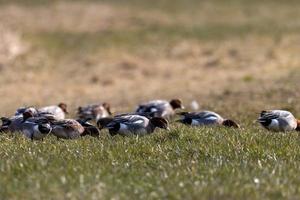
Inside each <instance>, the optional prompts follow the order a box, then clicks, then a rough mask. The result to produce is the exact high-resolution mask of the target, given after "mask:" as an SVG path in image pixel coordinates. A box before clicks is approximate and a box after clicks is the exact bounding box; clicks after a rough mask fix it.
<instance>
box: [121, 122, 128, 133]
mask: <svg viewBox="0 0 300 200" xmlns="http://www.w3.org/2000/svg"><path fill="white" fill-rule="evenodd" d="M127 130H128V126H127V125H126V124H123V123H120V129H119V131H127Z"/></svg>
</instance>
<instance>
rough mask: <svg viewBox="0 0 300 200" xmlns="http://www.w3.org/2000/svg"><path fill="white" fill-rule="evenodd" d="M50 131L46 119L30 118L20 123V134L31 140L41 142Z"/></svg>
mask: <svg viewBox="0 0 300 200" xmlns="http://www.w3.org/2000/svg"><path fill="white" fill-rule="evenodd" d="M51 131H52V127H51V124H50V122H49V121H48V120H47V119H46V118H30V119H28V120H26V121H23V122H22V126H21V130H20V132H21V133H22V134H23V135H25V136H26V137H27V138H30V139H31V140H43V138H44V137H46V136H47V135H49V134H50V133H51Z"/></svg>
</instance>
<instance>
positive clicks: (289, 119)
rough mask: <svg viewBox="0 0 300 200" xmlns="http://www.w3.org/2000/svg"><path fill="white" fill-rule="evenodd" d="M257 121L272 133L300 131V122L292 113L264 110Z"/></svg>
mask: <svg viewBox="0 0 300 200" xmlns="http://www.w3.org/2000/svg"><path fill="white" fill-rule="evenodd" d="M257 121H258V122H259V123H260V124H261V125H262V126H263V127H264V128H266V129H268V130H270V131H276V132H279V131H283V132H286V131H293V130H297V131H300V120H297V119H296V118H295V117H294V115H293V114H292V113H291V112H289V111H285V110H268V111H265V110H264V111H262V112H261V113H260V117H259V118H258V119H257Z"/></svg>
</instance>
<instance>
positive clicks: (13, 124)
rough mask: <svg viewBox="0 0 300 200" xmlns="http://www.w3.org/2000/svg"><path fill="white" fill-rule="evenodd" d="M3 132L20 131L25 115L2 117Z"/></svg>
mask: <svg viewBox="0 0 300 200" xmlns="http://www.w3.org/2000/svg"><path fill="white" fill-rule="evenodd" d="M0 119H1V121H2V125H1V132H5V133H7V132H18V131H21V129H22V122H23V116H22V115H17V116H12V117H10V118H8V117H1V118H0Z"/></svg>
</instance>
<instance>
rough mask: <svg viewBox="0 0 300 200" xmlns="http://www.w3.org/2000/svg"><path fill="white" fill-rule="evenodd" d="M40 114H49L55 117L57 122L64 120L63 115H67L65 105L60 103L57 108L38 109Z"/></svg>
mask: <svg viewBox="0 0 300 200" xmlns="http://www.w3.org/2000/svg"><path fill="white" fill-rule="evenodd" d="M38 111H39V112H40V113H51V114H53V115H54V116H55V118H56V119H57V120H61V119H65V115H66V114H68V110H67V104H65V103H60V104H58V105H57V106H55V105H53V106H46V107H42V108H39V109H38Z"/></svg>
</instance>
